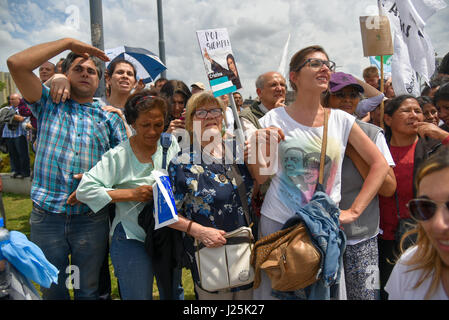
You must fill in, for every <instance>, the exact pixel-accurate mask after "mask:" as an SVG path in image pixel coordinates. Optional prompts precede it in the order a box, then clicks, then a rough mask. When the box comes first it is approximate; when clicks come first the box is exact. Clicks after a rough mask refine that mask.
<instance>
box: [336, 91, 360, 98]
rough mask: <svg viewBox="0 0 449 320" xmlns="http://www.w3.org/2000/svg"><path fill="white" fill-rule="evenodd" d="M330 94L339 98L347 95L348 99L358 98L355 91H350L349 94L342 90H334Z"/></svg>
mask: <svg viewBox="0 0 449 320" xmlns="http://www.w3.org/2000/svg"><path fill="white" fill-rule="evenodd" d="M331 95H333V96H335V97H337V98H339V99H344V98H346V97H349V98H350V99H356V98H359V94H358V93H357V92H351V93H349V94H346V93H344V92H335V93H331Z"/></svg>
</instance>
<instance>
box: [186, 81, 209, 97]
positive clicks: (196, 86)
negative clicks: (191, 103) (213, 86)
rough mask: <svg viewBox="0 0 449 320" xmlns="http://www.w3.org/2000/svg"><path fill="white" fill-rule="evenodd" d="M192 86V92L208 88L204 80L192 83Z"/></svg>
mask: <svg viewBox="0 0 449 320" xmlns="http://www.w3.org/2000/svg"><path fill="white" fill-rule="evenodd" d="M190 88H191V89H192V90H190V91H192V94H195V93H198V92H201V91H204V90H206V87H205V86H204V84H203V83H202V82H195V83H192V84H191V85H190Z"/></svg>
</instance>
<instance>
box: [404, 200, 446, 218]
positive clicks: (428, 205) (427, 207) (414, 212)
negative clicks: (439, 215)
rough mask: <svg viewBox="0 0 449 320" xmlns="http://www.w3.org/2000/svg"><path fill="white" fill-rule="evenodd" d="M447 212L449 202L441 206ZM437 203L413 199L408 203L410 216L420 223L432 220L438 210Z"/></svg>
mask: <svg viewBox="0 0 449 320" xmlns="http://www.w3.org/2000/svg"><path fill="white" fill-rule="evenodd" d="M441 205H442V206H443V207H445V208H446V210H449V201H446V202H444V203H443V204H441ZM438 206H440V204H438V203H437V202H435V201H433V200H430V199H425V198H421V199H412V200H410V201H409V202H408V203H407V208H408V210H409V211H410V215H411V216H412V217H413V218H415V219H416V220H418V221H426V220H430V219H432V217H433V216H434V215H435V212H436V211H437V209H438Z"/></svg>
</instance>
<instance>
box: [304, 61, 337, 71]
mask: <svg viewBox="0 0 449 320" xmlns="http://www.w3.org/2000/svg"><path fill="white" fill-rule="evenodd" d="M306 64H309V67H311V68H313V69H320V68H321V67H322V66H323V64H324V65H326V66H327V67H328V68H329V70H330V71H335V62H333V61H328V60H321V59H315V58H310V59H307V60H306V61H305V62H304V63H303V64H302V65H300V66H299V67H298V69H297V70H296V72H298V71H299V70H301V68H303V67H304V66H305V65H306Z"/></svg>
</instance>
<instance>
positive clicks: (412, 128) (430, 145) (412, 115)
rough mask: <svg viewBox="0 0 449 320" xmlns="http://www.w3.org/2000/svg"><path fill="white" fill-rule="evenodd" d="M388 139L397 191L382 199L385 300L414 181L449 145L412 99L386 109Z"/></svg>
mask: <svg viewBox="0 0 449 320" xmlns="http://www.w3.org/2000/svg"><path fill="white" fill-rule="evenodd" d="M384 121H385V125H386V127H385V129H386V138H387V142H388V144H389V147H390V152H391V155H392V156H393V160H394V162H395V167H394V169H393V170H394V174H395V176H396V182H397V188H396V192H395V194H394V195H393V196H391V197H383V196H379V205H380V228H381V229H382V231H383V233H382V235H380V236H379V239H378V241H379V269H380V283H381V298H382V299H386V297H387V296H386V293H385V291H384V290H383V288H384V287H385V284H386V281H387V280H388V277H389V276H390V273H391V270H392V269H393V264H392V263H391V261H394V260H395V256H396V254H397V252H398V248H399V243H398V241H397V240H396V238H397V237H398V236H399V234H397V232H396V231H397V229H398V226H399V219H408V218H410V215H409V212H408V210H407V208H406V204H407V202H408V201H409V200H410V199H412V198H414V197H415V196H416V188H415V187H414V185H413V180H414V179H415V176H416V171H417V168H418V167H419V165H420V164H421V163H422V162H423V161H424V160H425V159H427V158H428V157H429V156H430V155H431V154H432V153H434V152H435V151H436V150H437V149H438V148H439V147H440V146H441V144H442V142H443V143H447V142H449V140H448V137H449V133H448V132H446V131H444V130H442V129H440V128H438V126H436V125H434V124H432V123H428V122H424V117H423V112H422V109H421V107H420V105H419V103H418V101H417V99H416V98H415V97H413V96H411V95H400V96H397V97H395V98H393V99H391V100H390V101H389V102H388V104H387V105H386V108H385V115H384Z"/></svg>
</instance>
